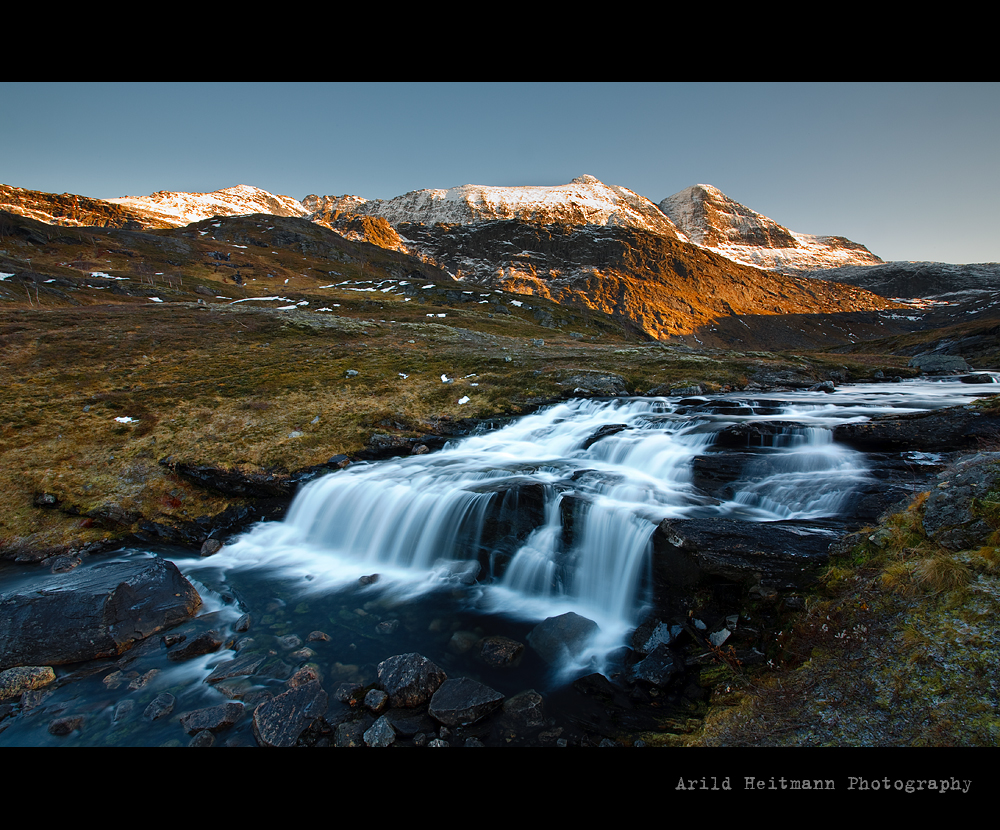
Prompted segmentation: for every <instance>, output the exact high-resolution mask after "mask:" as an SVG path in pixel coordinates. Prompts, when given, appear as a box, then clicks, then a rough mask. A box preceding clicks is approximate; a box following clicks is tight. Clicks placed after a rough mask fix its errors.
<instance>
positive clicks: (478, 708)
mask: <svg viewBox="0 0 1000 830" xmlns="http://www.w3.org/2000/svg"><path fill="white" fill-rule="evenodd" d="M503 700H504V696H503V695H502V694H500V692H498V691H496V689H491V688H490V687H489V686H485V685H483V684H482V683H479V682H477V681H475V680H472V679H471V678H468V677H459V678H456V679H454V680H446V681H445V682H444V683H442V684H441V687H440V688H439V689H438V690H437V691H436V692H435V693H434V696H433V697H432V698H431V703H430V708H429V709H428V712H429V713H430V716H431V717H432V718H434V719H435V720H438V721H440V722H441V723H443V724H445V725H447V726H464V725H467V724H470V723H475V722H476V721H478V720H481V719H482V718H484V717H486V716H487V715H488V714H490V712H492V711H494V710H495V709H498V708H499V707H500V706H501V705H502V704H503Z"/></svg>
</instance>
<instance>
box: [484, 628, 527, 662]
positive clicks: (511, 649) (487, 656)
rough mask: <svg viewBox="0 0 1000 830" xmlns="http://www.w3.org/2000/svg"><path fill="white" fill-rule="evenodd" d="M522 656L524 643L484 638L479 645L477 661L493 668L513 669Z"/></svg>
mask: <svg viewBox="0 0 1000 830" xmlns="http://www.w3.org/2000/svg"><path fill="white" fill-rule="evenodd" d="M523 656H524V643H519V642H518V641H517V640H512V639H510V638H509V637H502V636H499V635H496V636H493V637H485V638H483V640H482V642H481V643H480V644H479V659H480V660H482V661H483V662H484V663H486V664H487V665H489V666H493V667H495V668H513V667H515V666H517V665H518V664H520V662H521V658H522V657H523Z"/></svg>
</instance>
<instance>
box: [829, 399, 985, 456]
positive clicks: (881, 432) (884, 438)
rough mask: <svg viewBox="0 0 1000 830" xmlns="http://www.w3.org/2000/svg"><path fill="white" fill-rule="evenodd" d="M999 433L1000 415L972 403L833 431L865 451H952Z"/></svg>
mask: <svg viewBox="0 0 1000 830" xmlns="http://www.w3.org/2000/svg"><path fill="white" fill-rule="evenodd" d="M998 434H1000V416H998V415H996V414H992V413H985V412H982V411H981V410H979V409H977V408H976V407H971V406H954V407H949V408H947V409H938V410H935V411H933V412H916V413H908V414H905V415H887V416H884V417H881V418H873V419H872V420H870V421H865V422H861V423H852V424H841V425H839V426H837V427H836V428H835V429H834V431H833V437H834V440H836V441H840V442H842V443H844V444H847V445H848V446H851V447H854V448H855V449H859V450H863V451H865V452H900V451H902V450H920V451H922V452H948V451H950V450H960V449H965V448H968V447H975V446H977V445H978V444H979V443H980V441H985V440H989V439H991V438H995V436H996V435H998Z"/></svg>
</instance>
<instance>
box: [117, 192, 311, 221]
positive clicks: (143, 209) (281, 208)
mask: <svg viewBox="0 0 1000 830" xmlns="http://www.w3.org/2000/svg"><path fill="white" fill-rule="evenodd" d="M106 201H108V202H111V203H113V204H118V205H122V206H123V207H127V208H129V209H131V210H133V211H135V212H136V213H139V214H141V215H142V216H144V217H147V218H148V220H149V221H150V222H155V223H157V224H160V223H162V224H165V225H168V226H179V225H189V224H191V223H192V222H200V221H202V220H203V219H209V218H211V217H212V216H242V215H246V214H250V213H272V214H274V215H275V216H308V215H309V211H308V210H307V209H306V208H305V207H304V206H303V205H302V203H301V202H299V201H298V200H297V199H293V198H291V197H290V196H275V195H272V194H271V193H268V192H267V191H266V190H261V189H260V188H259V187H251V186H250V185H245V184H239V185H236V186H235V187H227V188H224V189H223V190H216V191H214V192H212V193H175V192H171V191H167V190H161V191H159V192H158V193H153V194H152V195H151V196H138V197H136V196H123V197H120V198H118V199H107V200H106Z"/></svg>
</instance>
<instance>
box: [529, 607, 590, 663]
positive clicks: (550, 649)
mask: <svg viewBox="0 0 1000 830" xmlns="http://www.w3.org/2000/svg"><path fill="white" fill-rule="evenodd" d="M598 631H600V628H599V627H598V625H597V623H595V622H594V621H593V620H588V619H587V618H586V617H581V616H580V615H579V614H577V613H574V612H573V611H568V612H567V613H565V614H560V615H559V616H558V617H549V618H548V619H546V620H543V621H542V622H540V623H539V624H538V625H536V626H535V627H534V628H533V629H532V630H531V633H530V634H528V644H529V645H530V646H531V647H532V648H533V649H534V650H535V651H537V652H538V654H539V655H540V656H541V658H542V659H543V660H544V661H545V662H546V663H549V664H553V663H558V662H560V661H561V660H563V659H565V658H566V657H570V658H572V657H577V656H579V655H580V654H581V653H582V652H583V650H584V649H585V648H586V647H587V645H588V644H589V642H590V640H591V639H592V638H593V636H594V635H595V634H596V633H597V632H598Z"/></svg>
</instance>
